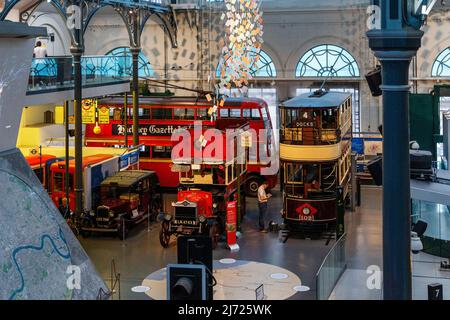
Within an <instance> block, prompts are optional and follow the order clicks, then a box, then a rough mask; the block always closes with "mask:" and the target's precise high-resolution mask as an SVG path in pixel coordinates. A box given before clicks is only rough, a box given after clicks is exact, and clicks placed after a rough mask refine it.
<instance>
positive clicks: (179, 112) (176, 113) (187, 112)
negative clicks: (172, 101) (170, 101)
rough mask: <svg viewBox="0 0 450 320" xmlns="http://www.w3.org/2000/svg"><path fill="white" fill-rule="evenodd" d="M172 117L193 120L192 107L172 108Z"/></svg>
mask: <svg viewBox="0 0 450 320" xmlns="http://www.w3.org/2000/svg"><path fill="white" fill-rule="evenodd" d="M173 118H174V119H175V120H194V109H191V108H175V109H174V110H173Z"/></svg>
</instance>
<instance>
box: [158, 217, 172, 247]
mask: <svg viewBox="0 0 450 320" xmlns="http://www.w3.org/2000/svg"><path fill="white" fill-rule="evenodd" d="M170 237H171V234H170V230H169V222H168V221H163V222H162V223H161V230H159V242H160V243H161V246H162V247H163V248H167V247H168V246H169V242H170Z"/></svg>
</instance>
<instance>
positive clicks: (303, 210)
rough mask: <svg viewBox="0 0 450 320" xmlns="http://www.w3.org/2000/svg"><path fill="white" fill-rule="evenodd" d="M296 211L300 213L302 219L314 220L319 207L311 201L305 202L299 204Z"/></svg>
mask: <svg viewBox="0 0 450 320" xmlns="http://www.w3.org/2000/svg"><path fill="white" fill-rule="evenodd" d="M295 212H297V213H298V215H299V219H300V220H303V221H312V220H314V215H315V214H316V213H317V209H316V208H314V207H313V206H312V205H310V204H309V203H305V204H302V205H301V206H299V207H298V208H297V209H296V210H295Z"/></svg>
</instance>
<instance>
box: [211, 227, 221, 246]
mask: <svg viewBox="0 0 450 320" xmlns="http://www.w3.org/2000/svg"><path fill="white" fill-rule="evenodd" d="M209 236H210V237H211V239H212V249H213V250H214V249H215V248H217V244H218V243H219V238H220V226H219V223H218V222H217V221H214V222H213V224H212V225H211V226H210V227H209Z"/></svg>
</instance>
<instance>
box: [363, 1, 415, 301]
mask: <svg viewBox="0 0 450 320" xmlns="http://www.w3.org/2000/svg"><path fill="white" fill-rule="evenodd" d="M400 3H401V2H400V1H399V2H398V5H399V6H400V7H401V4H400ZM391 7H392V6H391ZM391 9H392V8H391ZM393 12H394V11H391V13H390V15H389V14H385V15H384V17H383V19H382V21H383V27H382V29H377V30H371V31H369V32H368V33H367V36H368V38H369V46H370V48H371V49H372V50H373V51H374V54H375V56H376V57H377V58H378V59H379V61H380V63H381V66H382V78H383V85H382V86H381V89H382V91H383V295H384V299H385V300H410V299H411V298H412V289H411V281H412V279H411V277H412V273H411V212H410V170H409V101H408V99H409V89H410V84H409V65H410V62H411V59H412V57H413V56H415V54H416V52H417V50H418V49H419V47H420V44H421V38H422V35H423V32H422V31H419V30H416V29H414V28H411V27H409V26H405V25H403V24H402V23H400V24H396V25H394V24H393V25H391V26H393V27H389V26H390V25H389V21H388V22H386V20H388V19H389V18H392V17H393V16H394V15H393ZM395 12H397V13H398V12H402V11H401V10H400V11H395ZM397 17H398V15H397ZM399 20H400V21H401V15H400V18H399Z"/></svg>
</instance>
